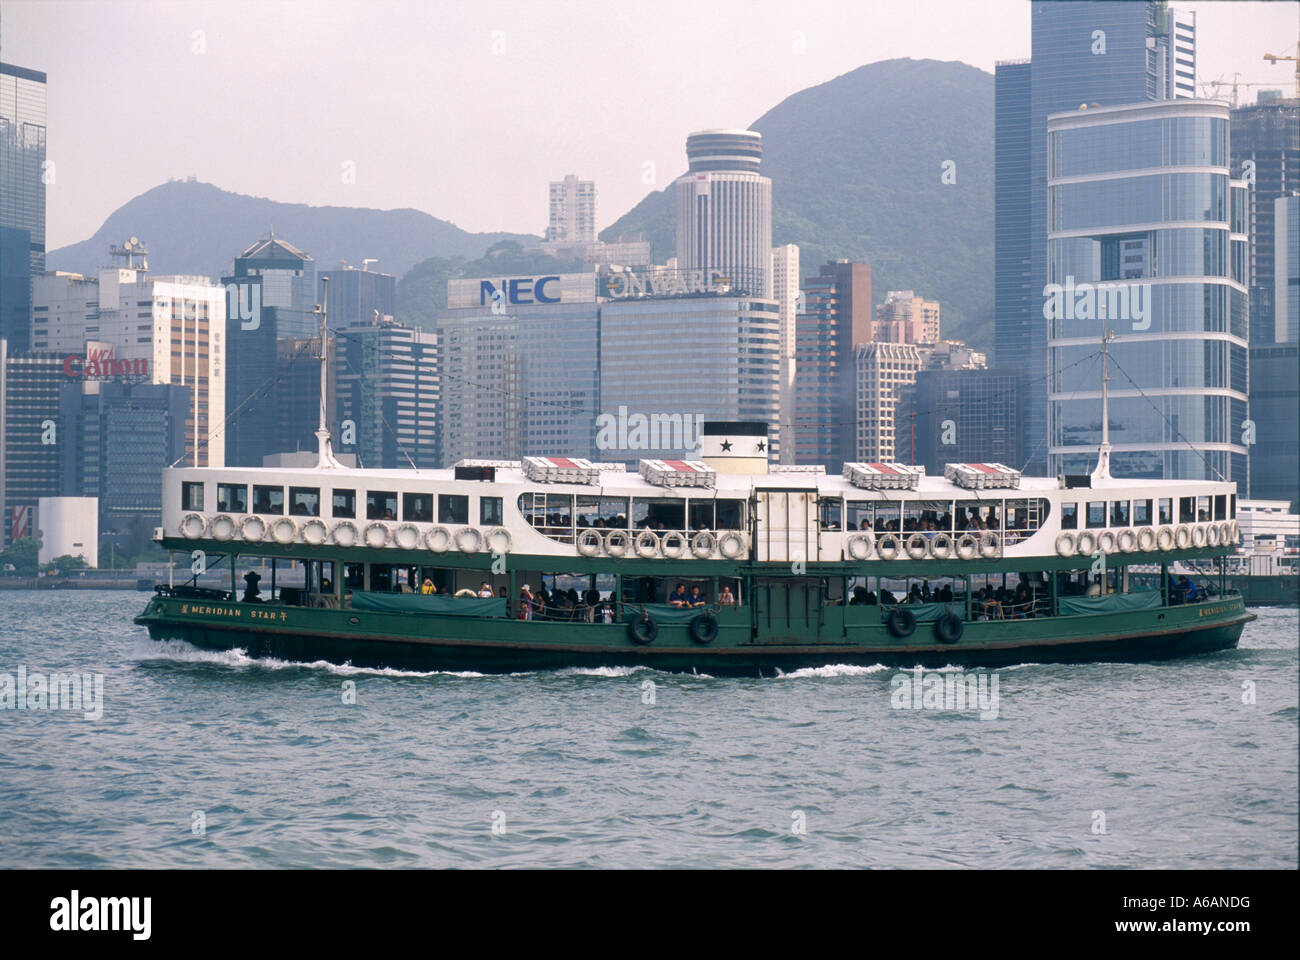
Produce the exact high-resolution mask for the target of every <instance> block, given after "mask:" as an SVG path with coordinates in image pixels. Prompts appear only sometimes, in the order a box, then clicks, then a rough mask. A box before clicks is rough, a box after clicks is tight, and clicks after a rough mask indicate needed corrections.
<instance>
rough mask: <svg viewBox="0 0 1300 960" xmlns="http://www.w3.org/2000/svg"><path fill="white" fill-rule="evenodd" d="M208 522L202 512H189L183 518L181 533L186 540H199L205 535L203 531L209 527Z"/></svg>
mask: <svg viewBox="0 0 1300 960" xmlns="http://www.w3.org/2000/svg"><path fill="white" fill-rule="evenodd" d="M207 526H208V522H207V521H206V520H204V519H203V515H202V514H200V513H187V514H185V517H184V519H182V520H181V533H182V534H183V535H184V537H185V539H186V540H197V539H198V538H199V537H201V536H203V531H204V530H205V529H207Z"/></svg>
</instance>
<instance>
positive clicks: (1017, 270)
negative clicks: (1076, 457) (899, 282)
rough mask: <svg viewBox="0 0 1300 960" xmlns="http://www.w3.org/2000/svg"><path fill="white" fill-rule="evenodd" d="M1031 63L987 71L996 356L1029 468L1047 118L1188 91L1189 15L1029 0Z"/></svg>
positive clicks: (1039, 359)
mask: <svg viewBox="0 0 1300 960" xmlns="http://www.w3.org/2000/svg"><path fill="white" fill-rule="evenodd" d="M1030 10H1031V13H1030V15H1031V17H1032V22H1031V34H1032V57H1031V59H1030V61H1029V63H1004V64H999V65H998V67H997V72H996V74H995V94H994V100H995V105H996V107H995V109H996V115H995V120H994V130H995V137H996V141H995V145H994V153H995V158H996V163H997V170H996V171H995V177H994V179H995V186H994V198H995V215H994V219H995V254H994V296H995V315H994V352H995V354H996V357H997V363H998V364H999V365H1000V366H1008V365H1010V366H1017V367H1020V368H1021V369H1023V370H1024V371H1025V372H1026V375H1027V378H1028V379H1027V383H1026V389H1027V396H1026V404H1025V409H1024V418H1025V437H1026V449H1027V454H1028V457H1029V463H1028V470H1029V472H1031V473H1041V472H1043V470H1044V469H1045V468H1046V460H1047V457H1046V437H1047V390H1046V377H1047V333H1046V325H1045V324H1044V322H1043V319H1042V310H1043V289H1044V287H1045V286H1046V284H1047V259H1046V258H1047V181H1046V171H1047V117H1048V115H1049V114H1051V113H1056V112H1059V111H1063V110H1073V109H1075V108H1077V107H1078V106H1079V105H1080V104H1099V105H1101V106H1103V107H1109V106H1113V105H1116V104H1124V103H1134V102H1137V101H1146V100H1164V99H1172V98H1175V97H1194V96H1195V91H1196V24H1195V16H1194V15H1189V16H1185V17H1179V16H1178V15H1177V14H1176V13H1175V11H1174V10H1173V9H1171V8H1170V7H1168V6H1167V5H1166V4H1165V3H1162V2H1155V0H1147V2H1141V3H1127V2H1098V3H1052V2H1035V3H1033V4H1032V5H1031V7H1030Z"/></svg>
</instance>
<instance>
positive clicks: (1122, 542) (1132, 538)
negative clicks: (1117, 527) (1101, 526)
mask: <svg viewBox="0 0 1300 960" xmlns="http://www.w3.org/2000/svg"><path fill="white" fill-rule="evenodd" d="M1137 543H1138V536H1137V534H1136V533H1134V532H1133V531H1132V530H1129V529H1127V528H1126V529H1124V530H1121V531H1120V532H1119V533H1117V534H1116V535H1115V546H1117V547H1119V549H1120V552H1122V553H1132V552H1133V551H1134V550H1136V549H1137Z"/></svg>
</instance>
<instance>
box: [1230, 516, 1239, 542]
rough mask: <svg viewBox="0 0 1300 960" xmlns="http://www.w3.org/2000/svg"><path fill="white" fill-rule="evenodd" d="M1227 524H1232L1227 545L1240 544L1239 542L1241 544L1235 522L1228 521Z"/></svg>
mask: <svg viewBox="0 0 1300 960" xmlns="http://www.w3.org/2000/svg"><path fill="white" fill-rule="evenodd" d="M1228 522H1229V523H1231V524H1232V536H1231V537H1229V538H1228V542H1229V543H1240V542H1241V529H1240V528H1239V527H1238V526H1237V521H1236V520H1229V521H1228Z"/></svg>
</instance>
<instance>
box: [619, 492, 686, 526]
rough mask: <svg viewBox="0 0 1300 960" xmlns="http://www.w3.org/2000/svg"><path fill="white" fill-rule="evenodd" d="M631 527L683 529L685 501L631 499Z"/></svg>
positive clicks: (684, 524)
mask: <svg viewBox="0 0 1300 960" xmlns="http://www.w3.org/2000/svg"><path fill="white" fill-rule="evenodd" d="M632 527H633V528H634V529H636V530H685V529H686V501H685V500H672V499H668V498H667V497H664V498H656V499H653V500H651V499H648V498H644V499H643V498H641V497H636V498H635V499H633V501H632Z"/></svg>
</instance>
